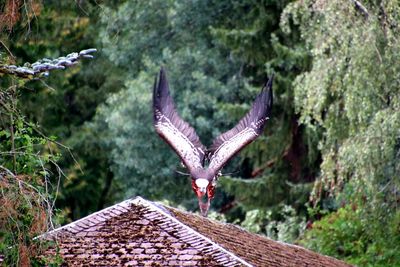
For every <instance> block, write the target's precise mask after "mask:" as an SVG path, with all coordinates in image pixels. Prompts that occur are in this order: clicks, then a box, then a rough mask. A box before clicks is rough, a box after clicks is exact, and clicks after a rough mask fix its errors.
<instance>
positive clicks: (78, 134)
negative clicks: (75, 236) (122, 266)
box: [0, 0, 400, 266]
mask: <svg viewBox="0 0 400 267" xmlns="http://www.w3.org/2000/svg"><path fill="white" fill-rule="evenodd" d="M0 10H1V13H0V30H1V39H0V40H1V42H0V73H1V80H0V87H1V88H0V89H1V90H0V127H1V128H0V141H1V143H0V189H1V197H0V241H1V243H0V254H3V255H6V262H9V263H12V264H21V263H22V262H24V261H29V260H30V258H35V255H39V254H38V253H39V252H38V251H40V247H39V246H38V244H36V243H35V242H32V241H31V240H32V237H34V236H36V235H37V234H39V233H42V232H43V231H46V230H48V229H49V228H52V227H56V226H57V225H61V224H65V223H68V222H71V221H73V220H76V219H79V218H81V217H83V216H85V215H87V214H90V213H92V212H94V211H97V210H100V209H102V208H104V207H107V206H109V205H111V204H113V203H116V202H118V201H122V200H124V199H127V198H129V197H134V196H138V195H140V196H142V197H144V198H147V199H149V200H156V201H164V202H165V203H168V204H169V205H172V206H179V207H181V208H183V209H187V210H190V211H196V209H197V199H196V198H195V197H194V195H193V192H191V187H190V181H189V178H188V177H186V176H182V175H180V174H179V173H178V172H177V171H180V172H182V171H185V170H184V169H182V167H180V164H179V160H178V158H177V156H176V155H175V154H174V153H173V151H172V150H171V149H170V148H169V147H168V146H167V145H165V143H163V142H162V140H160V139H159V137H158V136H157V135H156V133H155V131H154V129H153V126H152V111H151V94H152V85H153V82H154V78H155V75H156V73H157V72H158V70H159V68H160V66H165V68H166V70H167V72H168V76H169V81H170V86H171V91H172V94H173V97H174V99H175V102H176V104H177V108H178V110H179V112H180V114H181V115H182V117H183V118H184V119H185V120H186V121H188V122H190V124H191V125H192V126H193V127H194V128H195V129H196V130H197V132H198V134H199V135H200V138H201V140H202V141H203V143H205V145H209V142H211V140H212V139H213V137H215V136H217V135H218V134H220V133H222V132H224V131H226V130H228V129H230V127H232V126H234V125H235V123H236V122H237V121H238V120H239V119H240V118H241V117H242V116H243V115H244V114H245V113H246V111H247V110H248V109H249V108H250V105H251V103H252V101H253V99H254V98H255V96H256V95H257V93H258V92H259V90H260V88H261V87H262V85H263V83H264V82H265V81H266V79H267V77H268V76H270V75H271V74H274V75H275V80H274V96H275V98H274V107H273V113H272V117H271V119H270V120H269V121H268V123H267V127H266V129H265V133H264V135H262V136H260V138H258V139H257V141H255V142H254V143H252V144H251V145H250V146H248V147H247V148H246V149H245V150H244V151H242V152H241V153H240V155H238V156H237V157H235V159H234V160H232V161H231V162H230V163H229V164H228V165H227V166H226V167H225V168H224V170H223V172H224V173H227V175H224V176H223V177H221V178H220V181H219V185H220V186H219V187H218V189H217V195H216V197H215V200H214V202H213V206H212V212H211V214H210V217H212V218H215V219H219V220H222V221H227V222H230V223H235V224H238V225H240V226H242V227H245V228H247V229H248V230H250V231H253V232H255V233H259V234H264V235H267V236H269V237H271V238H273V239H276V240H280V241H284V242H289V243H294V244H300V245H301V246H305V247H307V248H310V249H312V250H314V251H317V252H319V253H322V254H326V255H331V256H333V257H336V258H339V259H343V260H345V261H347V262H349V263H352V264H357V265H360V266H395V265H396V264H397V265H399V264H400V210H399V204H400V64H399V63H400V62H399V60H400V43H399V38H400V2H399V1H397V0H387V1H379V0H374V1H372V0H363V1H355V0H348V1H328V0H298V1H280V0H260V1H255V0H233V1H231V0H230V1H226V0H208V1H196V0H190V1H177V0H151V1H111V0H104V1H90V0H79V1H50V0H49V1H46V0H30V1H22V0H2V1H0ZM87 48H96V49H97V52H96V53H94V54H93V55H94V56H95V58H94V59H80V62H79V64H77V65H75V66H74V67H71V68H66V69H64V70H57V71H44V72H43V73H42V72H41V73H39V74H37V75H36V74H34V75H33V74H27V75H19V74H18V73H16V72H10V71H8V70H10V65H18V66H22V65H24V63H26V62H30V63H32V62H35V61H37V60H40V59H42V58H50V59H54V58H58V57H61V56H65V55H67V54H69V53H72V52H79V51H81V50H83V49H87ZM41 62H42V63H43V62H46V60H44V61H41ZM47 62H48V61H47ZM31 67H32V68H33V66H32V65H25V68H26V69H29V68H31ZM26 69H25V70H26ZM15 244H16V246H15ZM11 245H14V246H12V248H13V249H10V246H11Z"/></svg>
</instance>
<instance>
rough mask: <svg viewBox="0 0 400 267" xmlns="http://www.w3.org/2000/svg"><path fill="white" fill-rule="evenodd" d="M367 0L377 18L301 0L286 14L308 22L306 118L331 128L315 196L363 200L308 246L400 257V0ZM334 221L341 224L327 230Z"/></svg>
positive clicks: (300, 96) (380, 259) (365, 259)
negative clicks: (310, 62)
mask: <svg viewBox="0 0 400 267" xmlns="http://www.w3.org/2000/svg"><path fill="white" fill-rule="evenodd" d="M395 3H397V4H395ZM365 7H366V10H367V11H368V17H366V16H365V14H364V13H363V12H362V11H360V10H359V9H357V8H355V7H354V6H352V4H351V2H347V3H346V4H343V3H338V2H334V1H331V2H328V1H307V3H304V1H302V2H295V3H293V4H291V5H289V6H288V7H287V9H286V10H285V13H284V16H283V17H284V18H285V19H286V20H284V23H283V24H284V25H286V26H287V25H288V21H289V20H290V19H292V20H293V21H295V23H296V24H298V25H299V28H300V30H301V32H302V37H303V38H304V40H305V42H306V44H307V46H308V47H309V49H310V51H311V55H312V58H313V66H312V69H311V70H310V71H309V72H305V73H303V74H301V75H299V76H298V77H297V78H296V80H295V83H294V85H295V88H294V91H295V104H296V109H297V111H298V112H299V113H300V114H301V116H300V120H301V121H302V122H303V123H304V124H305V125H306V126H307V127H308V128H309V129H310V131H311V132H312V131H320V130H322V133H323V138H321V139H320V140H319V145H318V146H319V149H320V150H321V152H322V164H321V175H320V182H318V183H316V186H315V187H314V192H313V195H312V200H313V201H314V204H315V205H318V203H319V201H320V200H321V199H324V198H325V197H328V196H329V197H331V196H335V198H334V199H335V200H336V203H341V205H357V206H358V207H359V208H358V209H357V212H354V214H352V210H351V209H348V208H347V209H344V210H339V211H338V212H337V214H333V215H331V216H329V217H328V218H327V219H326V220H325V219H324V220H323V221H322V222H321V229H320V230H312V231H311V232H310V235H312V237H313V238H314V239H315V243H314V241H313V239H312V238H307V239H305V242H304V243H303V244H305V245H307V246H310V247H311V248H314V249H316V248H319V250H320V251H323V252H324V253H328V254H331V255H333V256H337V257H343V258H346V259H347V260H349V261H350V262H354V263H358V264H362V265H364V264H367V263H369V264H373V265H375V264H380V265H395V264H398V263H399V257H398V253H394V252H395V251H399V246H400V243H399V239H398V238H394V237H393V235H395V236H398V234H399V233H398V228H397V227H395V228H393V225H394V223H396V221H397V220H398V212H399V211H398V196H399V192H400V184H399V180H398V177H399V173H400V165H399V155H400V146H399V140H400V139H399V130H398V129H399V127H400V113H399V110H400V109H399V108H400V102H399V100H400V99H399V95H400V94H399V93H400V91H399V88H400V87H399V81H400V74H399V73H400V67H399V64H397V63H398V58H399V56H400V49H399V47H400V46H399V41H398V39H397V38H398V36H399V35H398V33H399V31H400V28H399V27H398V24H397V22H396V21H398V20H399V19H400V17H399V11H400V6H399V3H398V1H381V2H380V4H379V5H377V4H374V3H365ZM360 12H361V13H360ZM338 21H340V23H338ZM287 29H288V28H287ZM289 29H290V28H289ZM324 192H325V193H324ZM329 220H332V221H334V222H335V223H334V224H332V225H330V226H329V228H328V227H327V226H328V225H326V223H327V222H329ZM397 224H398V221H397ZM317 225H318V224H317ZM346 226H347V228H346ZM344 228H346V229H344ZM388 229H392V230H393V231H394V232H393V231H389V230H388ZM325 231H329V233H331V232H332V231H335V232H336V233H338V236H336V237H335V238H332V237H331V234H329V233H327V232H325ZM396 231H397V232H396ZM339 234H342V235H339ZM329 238H332V240H330V241H329V240H328V239H329ZM335 242H336V243H335ZM338 243H340V244H341V247H340V246H339V247H336V248H335V244H338ZM343 246H349V247H344V248H343ZM337 249H340V250H343V251H344V253H338V252H337Z"/></svg>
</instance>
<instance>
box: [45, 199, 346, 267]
mask: <svg viewBox="0 0 400 267" xmlns="http://www.w3.org/2000/svg"><path fill="white" fill-rule="evenodd" d="M41 238H46V239H55V240H56V241H57V243H58V246H59V253H60V256H61V257H62V258H63V259H64V264H65V265H66V266H82V265H84V266H328V267H329V266H349V265H347V264H346V263H344V262H342V261H339V260H336V259H334V258H331V257H326V256H322V255H320V254H317V253H314V252H311V251H309V250H306V249H304V248H301V247H298V246H293V245H288V244H285V243H280V242H276V241H273V240H271V239H268V238H265V237H262V236H259V235H255V234H252V233H249V232H247V231H245V230H243V229H241V228H239V227H237V226H234V225H231V224H224V223H220V222H216V221H212V220H210V219H207V218H204V217H201V216H198V215H195V214H192V213H188V212H183V211H180V210H177V209H174V208H170V207H165V206H163V205H161V204H156V203H154V202H150V201H147V200H144V199H142V198H140V197H138V198H135V199H130V200H126V201H123V202H121V203H119V204H116V205H114V206H111V207H109V208H107V209H104V210H101V211H99V212H96V213H93V214H92V215H89V216H87V217H85V218H82V219H80V220H78V221H76V222H73V223H70V224H68V225H66V226H63V227H61V228H58V229H56V230H53V231H50V232H48V233H46V234H45V235H42V236H41ZM47 253H50V254H53V253H55V248H50V249H49V250H48V251H47Z"/></svg>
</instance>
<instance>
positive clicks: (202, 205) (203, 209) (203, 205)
mask: <svg viewBox="0 0 400 267" xmlns="http://www.w3.org/2000/svg"><path fill="white" fill-rule="evenodd" d="M198 199H199V208H200V212H201V215H202V216H204V217H207V213H208V208H209V207H210V202H211V199H210V198H208V199H207V202H206V203H203V201H202V199H201V197H198Z"/></svg>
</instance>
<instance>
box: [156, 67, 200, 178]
mask: <svg viewBox="0 0 400 267" xmlns="http://www.w3.org/2000/svg"><path fill="white" fill-rule="evenodd" d="M153 111H154V127H155V128H156V131H157V133H158V134H159V135H160V136H161V138H162V139H164V140H165V141H166V142H167V143H168V144H169V145H170V146H171V147H172V148H173V149H174V150H175V152H176V153H177V154H178V156H179V157H180V158H181V160H182V161H183V163H184V164H185V166H186V167H187V168H188V169H189V171H192V170H195V169H201V168H203V162H204V157H205V150H206V149H205V147H204V146H203V145H202V144H201V142H200V139H199V137H198V136H197V134H196V132H195V130H194V129H193V128H192V127H191V126H190V125H189V124H188V123H187V122H185V121H184V120H182V119H181V118H180V117H179V115H178V113H177V111H176V109H175V105H174V101H173V99H172V97H171V95H170V92H169V86H168V81H167V76H166V74H165V71H164V69H163V68H161V70H160V74H159V75H158V78H157V77H156V80H155V83H154V91H153Z"/></svg>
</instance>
